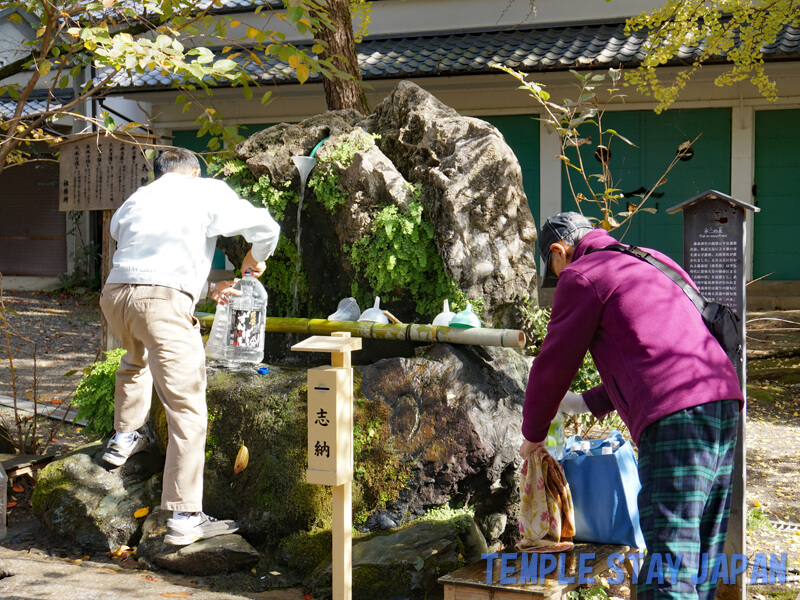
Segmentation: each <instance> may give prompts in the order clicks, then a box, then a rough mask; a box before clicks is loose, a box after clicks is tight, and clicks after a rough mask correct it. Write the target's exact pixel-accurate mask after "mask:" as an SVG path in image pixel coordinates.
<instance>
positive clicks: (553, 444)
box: [545, 410, 564, 460]
mask: <svg viewBox="0 0 800 600" xmlns="http://www.w3.org/2000/svg"><path fill="white" fill-rule="evenodd" d="M545 448H547V451H548V452H549V453H550V456H552V457H553V458H555V459H556V460H561V459H562V458H563V457H564V413H562V412H561V411H560V410H559V411H558V412H556V416H555V417H553V420H552V421H550V429H548V431H547V438H546V439H545Z"/></svg>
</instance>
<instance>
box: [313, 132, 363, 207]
mask: <svg viewBox="0 0 800 600" xmlns="http://www.w3.org/2000/svg"><path fill="white" fill-rule="evenodd" d="M375 139H376V136H372V135H370V134H368V133H366V132H364V131H363V130H361V129H354V130H353V131H351V132H350V133H348V134H347V135H346V136H344V137H343V138H341V139H340V140H339V143H337V144H336V145H335V146H332V147H327V148H322V149H320V152H319V154H317V157H316V158H317V164H316V167H315V168H314V171H313V172H312V173H311V177H310V178H309V180H308V187H309V189H311V190H313V191H314V196H315V197H316V198H317V202H319V203H320V204H321V205H322V206H324V207H325V208H326V209H327V210H328V212H330V213H331V214H336V213H337V212H338V210H339V208H341V207H342V206H343V205H344V204H345V203H346V202H347V200H348V194H347V191H346V190H345V189H344V188H343V187H342V185H341V183H340V182H339V175H338V172H339V170H342V169H346V168H347V167H349V166H350V165H351V164H352V162H353V158H354V157H355V155H356V154H358V153H359V152H365V151H367V150H369V149H370V148H371V147H372V146H374V145H375Z"/></svg>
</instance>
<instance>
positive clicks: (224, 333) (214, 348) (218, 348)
mask: <svg viewBox="0 0 800 600" xmlns="http://www.w3.org/2000/svg"><path fill="white" fill-rule="evenodd" d="M230 313H231V311H230V306H222V305H221V304H219V305H217V312H216V313H215V314H214V324H213V325H212V326H211V333H210V334H209V335H208V341H206V357H208V358H213V359H216V360H222V361H224V360H227V358H226V350H227V348H228V336H229V333H230V322H231V318H230Z"/></svg>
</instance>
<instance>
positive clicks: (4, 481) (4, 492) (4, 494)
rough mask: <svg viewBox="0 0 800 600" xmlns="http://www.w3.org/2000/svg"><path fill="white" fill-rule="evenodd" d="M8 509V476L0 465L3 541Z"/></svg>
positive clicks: (1, 536) (0, 512)
mask: <svg viewBox="0 0 800 600" xmlns="http://www.w3.org/2000/svg"><path fill="white" fill-rule="evenodd" d="M7 509H8V475H6V470H5V469H4V468H3V465H0V540H4V539H5V537H6V534H7V533H8V525H7V524H6V512H7Z"/></svg>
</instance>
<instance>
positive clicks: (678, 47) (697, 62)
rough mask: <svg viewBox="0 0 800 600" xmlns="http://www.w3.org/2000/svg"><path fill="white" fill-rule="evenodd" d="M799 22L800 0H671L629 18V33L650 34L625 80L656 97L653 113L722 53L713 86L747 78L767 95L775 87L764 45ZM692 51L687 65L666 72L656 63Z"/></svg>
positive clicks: (772, 95)
mask: <svg viewBox="0 0 800 600" xmlns="http://www.w3.org/2000/svg"><path fill="white" fill-rule="evenodd" d="M798 25H800V0H669V1H668V2H667V3H666V4H664V5H662V6H660V7H658V8H656V9H654V10H652V11H650V12H646V13H642V14H641V15H639V16H637V17H634V18H632V19H629V20H628V22H627V23H626V30H627V32H628V33H630V32H632V31H638V30H641V29H644V30H646V31H648V32H649V36H648V39H647V42H646V46H645V48H644V50H645V52H646V53H647V55H646V57H645V58H644V60H643V61H642V63H641V65H640V66H639V67H638V68H636V69H633V70H631V71H629V72H627V74H626V79H625V80H626V83H628V84H630V85H633V86H635V87H636V88H637V89H638V90H639V91H640V92H642V93H644V94H648V95H651V96H652V97H654V98H655V99H656V100H657V101H658V106H657V108H656V112H661V111H662V110H664V109H665V108H668V107H669V106H670V104H672V103H673V102H674V101H675V100H676V99H677V97H678V95H679V93H680V91H681V90H682V89H683V88H684V87H686V85H687V83H688V82H689V81H690V79H691V78H692V76H693V75H694V74H695V73H697V71H698V70H699V69H700V68H701V66H702V64H703V63H706V62H708V61H709V60H711V59H718V58H720V57H725V60H726V61H727V62H728V68H727V69H725V71H724V72H723V73H722V74H720V75H719V76H717V77H716V79H715V83H716V84H717V85H720V86H722V85H730V84H733V83H735V82H738V81H743V80H749V81H750V82H752V84H753V85H755V86H756V87H757V88H758V91H759V92H760V93H761V94H762V95H763V96H764V97H765V98H767V99H769V100H775V99H776V98H777V97H778V89H777V85H776V83H775V81H774V80H772V79H770V77H769V76H768V74H767V72H766V70H765V68H764V53H763V49H764V47H765V46H768V45H770V44H772V43H774V42H775V41H776V39H777V37H778V35H779V34H780V32H781V31H782V30H783V28H784V27H787V26H789V27H797V26H798ZM687 49H692V50H694V54H693V59H692V62H691V64H688V65H684V66H682V67H681V68H680V69H678V70H676V71H675V72H670V73H665V72H664V71H663V70H659V69H658V67H660V66H663V65H665V64H667V63H668V62H669V61H671V60H672V59H673V58H675V57H676V56H678V55H679V53H681V52H685V51H687Z"/></svg>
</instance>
